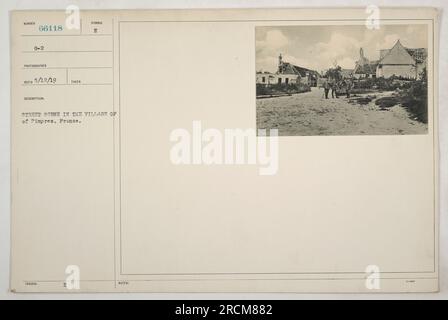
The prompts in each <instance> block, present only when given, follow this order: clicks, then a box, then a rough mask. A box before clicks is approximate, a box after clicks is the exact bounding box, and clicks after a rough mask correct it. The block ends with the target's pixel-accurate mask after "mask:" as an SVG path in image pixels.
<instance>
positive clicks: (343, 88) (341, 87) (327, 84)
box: [322, 79, 353, 99]
mask: <svg viewBox="0 0 448 320" xmlns="http://www.w3.org/2000/svg"><path fill="white" fill-rule="evenodd" d="M322 87H323V88H324V93H325V99H328V94H329V93H330V90H331V97H332V98H339V93H340V92H343V93H345V95H346V96H347V98H350V92H351V90H352V88H353V81H352V80H350V79H342V80H340V81H336V80H331V79H330V80H328V79H325V81H324V83H323V85H322Z"/></svg>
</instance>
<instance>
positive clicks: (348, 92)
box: [345, 80, 353, 98]
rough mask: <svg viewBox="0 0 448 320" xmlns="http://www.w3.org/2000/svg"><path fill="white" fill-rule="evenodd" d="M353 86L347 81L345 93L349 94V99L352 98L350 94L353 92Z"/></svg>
mask: <svg viewBox="0 0 448 320" xmlns="http://www.w3.org/2000/svg"><path fill="white" fill-rule="evenodd" d="M352 87H353V84H352V82H351V81H350V80H348V81H347V85H346V87H345V92H346V93H347V98H350V92H351V90H352Z"/></svg>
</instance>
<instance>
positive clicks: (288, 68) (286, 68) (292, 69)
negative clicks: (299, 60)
mask: <svg viewBox="0 0 448 320" xmlns="http://www.w3.org/2000/svg"><path fill="white" fill-rule="evenodd" d="M281 73H282V74H298V75H300V76H301V77H306V74H307V73H309V74H313V75H319V73H318V72H317V71H314V70H310V69H307V68H303V67H299V66H295V65H293V64H291V63H289V62H283V63H282V66H281Z"/></svg>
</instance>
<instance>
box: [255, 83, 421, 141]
mask: <svg viewBox="0 0 448 320" xmlns="http://www.w3.org/2000/svg"><path fill="white" fill-rule="evenodd" d="M391 94H392V93H391V92H382V93H374V94H371V95H374V96H376V98H380V97H384V96H389V95H391ZM363 96H366V95H359V96H358V97H363ZM257 128H259V129H270V128H277V129H279V135H281V136H297V135H299V136H308V135H389V134H424V133H426V132H427V125H426V124H424V123H421V122H418V121H416V120H413V119H412V116H410V115H409V114H408V112H407V111H406V110H405V109H404V108H403V107H401V106H399V105H397V106H393V107H391V108H388V109H386V110H381V109H380V108H379V107H378V106H376V105H375V99H374V100H373V101H371V102H369V103H367V104H365V105H361V104H359V103H356V102H354V101H353V99H347V98H346V97H340V98H338V99H332V98H329V99H328V100H327V99H324V98H323V89H318V88H312V91H311V92H306V93H301V94H296V95H293V96H285V97H278V98H267V99H258V100H257Z"/></svg>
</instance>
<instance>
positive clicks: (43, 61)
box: [10, 7, 438, 292]
mask: <svg viewBox="0 0 448 320" xmlns="http://www.w3.org/2000/svg"><path fill="white" fill-rule="evenodd" d="M437 18H438V12H437V10H435V9H431V8H414V9H409V8H408V9H407V8H396V9H385V8H384V9H383V8H381V9H379V8H376V7H369V8H368V10H366V9H365V8H358V9H287V10H286V9H279V10H276V9H269V10H253V9H251V10H193V11H190V10H173V11H169V10H168V11H164V10H157V11H142V10H141V11H138V10H135V11H81V12H79V11H78V10H76V8H75V7H74V8H72V10H68V11H67V12H65V11H13V12H11V15H10V19H11V43H12V52H11V73H12V74H11V83H12V85H11V86H12V106H11V108H12V109H11V110H12V253H11V254H12V257H11V259H12V278H11V290H12V291H14V292H70V291H72V292H73V291H81V292H103V291H117V292H140V291H146V292H434V291H437V290H438V254H437V252H438V204H437V203H438V194H437V192H438V180H437V174H438V167H437V163H438V153H437V149H438V147H437V146H438V141H437V89H438V87H437V83H438V81H437V79H438V63H437V52H438V32H437V30H438V23H437Z"/></svg>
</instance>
